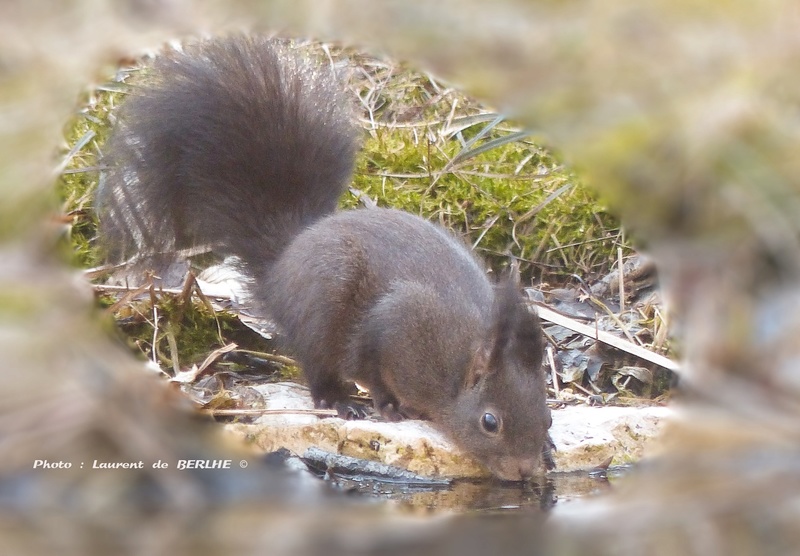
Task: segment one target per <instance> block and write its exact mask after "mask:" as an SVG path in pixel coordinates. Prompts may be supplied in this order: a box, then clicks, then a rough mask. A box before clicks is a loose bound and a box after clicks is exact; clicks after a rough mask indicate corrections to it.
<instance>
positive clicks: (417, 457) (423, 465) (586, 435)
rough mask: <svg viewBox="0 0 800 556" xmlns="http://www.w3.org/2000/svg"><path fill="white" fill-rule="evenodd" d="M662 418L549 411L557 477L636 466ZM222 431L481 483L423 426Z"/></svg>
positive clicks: (275, 389)
mask: <svg viewBox="0 0 800 556" xmlns="http://www.w3.org/2000/svg"><path fill="white" fill-rule="evenodd" d="M255 389H256V390H258V391H259V392H260V393H261V394H262V395H263V396H264V399H265V403H266V409H286V410H289V411H290V410H293V409H299V410H309V409H313V407H314V406H313V402H312V401H311V397H310V396H309V394H308V390H306V389H305V388H303V387H302V386H299V385H296V384H291V383H280V384H265V385H260V386H256V387H255ZM670 414H671V410H670V409H669V408H665V407H638V408H634V407H585V406H583V407H582V406H572V407H566V408H564V409H557V410H554V411H553V427H552V429H551V435H552V437H553V441H554V442H555V444H556V447H557V449H558V451H557V452H556V454H555V459H556V464H557V471H560V472H566V471H576V470H580V469H588V468H592V467H595V466H597V465H600V464H601V463H603V462H604V461H606V460H608V459H609V458H611V457H613V458H614V459H613V463H614V464H619V463H629V462H632V461H636V460H638V459H639V458H641V457H642V455H644V454H645V453H646V450H647V446H648V445H649V444H651V443H652V441H653V438H654V437H655V436H656V435H657V434H658V432H659V431H660V429H661V426H662V424H663V422H664V421H665V420H666V419H667V418H669V416H670ZM226 428H227V430H229V431H230V432H232V433H233V434H235V435H238V436H241V437H244V438H245V439H246V440H247V441H248V442H249V443H251V444H252V445H253V446H255V447H256V448H257V449H259V450H263V451H264V452H271V451H274V450H277V449H279V448H286V449H288V450H290V451H292V452H294V453H296V454H303V453H304V452H305V451H306V449H307V448H309V447H311V446H315V447H317V448H320V449H322V450H326V451H329V452H335V453H340V454H343V455H346V456H353V457H358V458H363V459H368V460H373V461H379V462H381V463H384V464H387V465H395V466H398V467H403V468H405V469H408V470H409V471H412V472H414V473H417V474H419V475H424V476H430V477H473V478H474V477H487V476H488V472H487V471H486V470H485V469H484V468H483V467H482V466H481V465H480V464H478V463H477V462H476V461H474V460H473V459H472V458H470V457H469V456H467V455H466V454H464V453H463V452H461V451H460V450H459V449H458V448H456V447H455V446H453V445H452V444H451V443H450V441H449V440H448V439H447V438H446V437H445V436H444V435H443V434H442V433H440V432H439V431H438V430H436V429H435V428H434V427H433V426H432V425H431V424H430V423H428V422H425V421H403V422H400V423H386V422H380V421H370V420H357V421H346V420H344V419H339V418H336V417H326V418H320V417H318V416H316V415H310V414H297V413H291V412H287V413H283V414H268V415H263V416H261V417H259V418H258V419H257V420H256V421H255V422H254V423H252V424H243V423H234V424H230V425H227V427H226Z"/></svg>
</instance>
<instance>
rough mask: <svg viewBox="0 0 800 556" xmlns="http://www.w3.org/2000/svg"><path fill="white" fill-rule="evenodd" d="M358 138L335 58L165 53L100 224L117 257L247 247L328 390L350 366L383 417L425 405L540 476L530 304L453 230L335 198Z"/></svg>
mask: <svg viewBox="0 0 800 556" xmlns="http://www.w3.org/2000/svg"><path fill="white" fill-rule="evenodd" d="M356 137H357V131H356V129H355V127H354V124H353V119H352V117H351V113H350V109H349V107H348V104H347V102H346V101H345V99H344V96H343V93H342V92H341V91H340V89H339V87H338V86H337V85H336V82H335V80H334V79H333V78H332V77H331V76H329V75H328V72H327V71H323V70H322V69H320V68H319V67H317V66H315V65H313V64H310V63H306V62H305V61H302V60H300V59H299V58H298V57H297V55H295V54H292V53H290V52H289V51H288V50H286V49H284V48H283V47H280V46H277V45H276V44H275V43H273V42H271V41H268V40H264V39H251V38H242V37H237V38H232V39H225V40H219V41H213V42H206V43H202V44H200V45H198V46H195V47H191V48H188V49H187V50H186V52H185V53H176V52H173V53H169V54H167V55H165V56H162V57H160V58H159V59H158V61H157V62H156V64H155V67H154V69H153V72H152V76H151V82H150V83H148V84H147V85H145V86H144V87H143V88H142V89H141V91H140V92H139V93H138V94H137V95H136V96H134V97H133V98H131V99H130V100H129V101H128V102H127V103H126V105H125V106H124V107H123V110H122V114H121V123H120V124H119V125H118V127H117V128H116V130H115V133H114V135H113V137H112V138H111V140H110V141H109V144H108V161H109V162H110V163H111V164H112V165H113V167H112V169H111V170H110V171H109V172H108V173H107V175H106V176H105V180H104V184H103V187H102V191H101V194H100V196H99V204H100V208H101V215H102V217H103V218H102V233H103V235H104V237H105V239H106V240H107V241H108V243H109V245H110V248H111V250H112V253H114V254H116V255H118V256H121V255H124V254H127V253H128V252H130V251H132V250H133V249H136V251H138V252H139V253H141V254H143V255H145V256H154V255H157V254H158V253H173V252H175V251H176V250H178V249H182V248H187V247H194V246H197V245H208V246H211V247H212V248H213V249H215V250H217V251H218V252H220V253H222V254H231V255H236V256H237V257H238V258H239V259H240V260H241V262H242V267H243V269H244V270H245V272H246V274H247V275H248V276H249V277H250V278H251V284H250V294H251V297H252V299H253V301H254V303H255V305H256V307H257V308H259V309H260V310H261V311H262V312H264V313H265V314H268V315H269V316H270V317H272V318H273V319H274V320H275V321H276V322H277V323H278V325H279V327H280V328H281V331H282V332H283V334H284V335H285V336H286V338H287V339H288V342H289V345H290V347H291V349H292V351H293V352H294V354H295V355H296V356H297V358H298V359H299V361H300V363H301V364H302V366H303V369H304V372H305V374H306V377H307V378H308V382H309V385H310V387H311V393H312V396H313V398H314V401H315V403H316V404H317V405H318V406H328V407H332V406H335V405H337V404H340V403H342V402H346V401H347V395H348V393H349V391H350V383H351V382H352V381H357V382H359V383H360V384H362V385H363V386H366V387H368V388H369V389H370V391H371V393H372V395H373V398H374V400H375V406H376V408H377V409H378V410H379V411H380V412H381V413H382V415H384V417H386V418H388V419H400V418H404V417H420V418H426V419H430V420H432V421H433V422H434V423H436V424H437V425H438V426H439V427H440V428H441V429H442V430H443V431H444V432H445V433H447V434H448V435H450V437H451V438H452V439H453V440H454V441H456V442H457V443H458V444H459V445H460V446H461V447H462V448H464V449H465V450H467V451H469V452H470V453H472V454H474V455H475V456H476V457H477V458H478V459H479V460H481V461H483V462H484V463H485V464H487V466H488V467H489V468H490V469H491V470H492V471H493V472H494V473H495V474H496V475H498V476H499V477H501V478H505V479H519V478H522V477H528V476H530V475H531V474H533V473H534V472H535V471H536V470H537V469H538V468H539V467H540V465H541V462H542V454H543V453H545V455H547V454H548V453H549V447H550V442H549V437H548V435H547V429H548V427H549V425H550V414H549V410H548V409H547V406H546V405H545V384H544V376H543V374H542V371H541V368H540V367H541V359H542V333H541V329H540V327H539V322H538V319H537V317H536V315H535V314H534V313H532V312H530V311H529V310H528V309H527V307H526V305H525V303H524V300H523V298H522V295H521V294H520V292H519V288H518V287H517V285H516V283H514V281H513V280H511V279H509V280H507V281H506V282H504V283H503V284H500V285H498V286H492V284H491V283H490V282H489V280H488V279H487V277H486V273H485V271H484V270H483V268H482V266H481V265H480V264H479V263H478V262H477V260H476V259H475V257H474V256H473V255H472V253H471V252H470V251H469V250H468V249H467V248H466V247H465V246H464V245H462V244H461V242H459V241H457V240H455V239H454V238H453V237H452V236H451V235H450V234H448V233H447V232H446V231H444V230H443V229H442V228H440V227H438V226H435V225H433V224H431V223H429V222H427V221H425V220H423V219H421V218H419V217H416V216H413V215H410V214H408V213H404V212H400V211H396V210H387V209H363V210H354V211H346V212H340V213H336V212H334V211H335V207H336V202H337V200H338V198H339V197H340V195H341V194H342V192H343V191H344V188H345V187H346V186H347V183H348V181H349V178H350V174H351V171H352V167H353V159H354V156H355V150H356V148H357V141H356ZM133 176H135V178H134V177H133ZM487 412H490V413H492V414H493V415H494V416H495V417H496V419H497V420H498V423H499V430H498V431H496V432H494V433H491V434H490V433H487V431H485V430H483V428H482V426H481V419H482V417H483V415H484V414H485V413H487ZM548 460H549V458H547V457H546V458H545V461H548Z"/></svg>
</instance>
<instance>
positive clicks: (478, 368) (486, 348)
mask: <svg viewBox="0 0 800 556" xmlns="http://www.w3.org/2000/svg"><path fill="white" fill-rule="evenodd" d="M491 356H492V351H491V344H490V343H489V342H486V343H484V344H483V345H481V346H480V347H479V348H478V349H477V350H476V351H475V353H474V354H473V355H472V361H470V364H469V368H468V369H467V376H466V377H465V381H464V382H465V386H466V387H467V389H471V388H475V386H476V385H477V384H478V382H480V380H481V379H482V378H483V377H485V376H486V375H488V374H489V373H491V372H492V371H491V367H490V365H489V360H490V358H491Z"/></svg>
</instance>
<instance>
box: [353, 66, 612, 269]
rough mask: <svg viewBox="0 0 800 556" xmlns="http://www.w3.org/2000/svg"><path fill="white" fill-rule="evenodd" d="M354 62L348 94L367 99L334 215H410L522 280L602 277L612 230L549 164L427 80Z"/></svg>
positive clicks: (519, 136) (485, 114)
mask: <svg viewBox="0 0 800 556" xmlns="http://www.w3.org/2000/svg"><path fill="white" fill-rule="evenodd" d="M356 61H358V62H360V63H361V64H362V69H364V71H362V72H359V73H358V74H357V75H356V77H355V78H353V79H352V80H351V88H352V89H353V90H354V92H355V94H357V95H358V97H359V98H361V99H369V103H366V102H365V101H363V100H362V104H367V107H368V110H367V112H366V113H365V114H364V116H363V118H362V121H363V122H365V123H364V126H365V128H366V134H365V135H366V139H365V142H364V148H363V151H362V153H361V156H360V157H359V160H358V164H357V169H356V175H355V178H354V189H355V191H354V192H353V195H350V196H348V197H346V198H345V199H343V206H345V207H348V208H349V207H353V206H356V205H358V204H360V203H363V197H364V196H367V197H369V198H370V199H371V200H372V201H373V202H375V203H377V204H378V205H379V206H388V207H396V208H401V209H403V210H407V211H409V212H414V213H417V214H420V215H422V216H424V217H426V218H429V219H431V220H434V221H437V222H440V223H442V224H444V225H445V226H446V227H448V228H450V229H451V230H453V231H455V232H456V233H457V234H459V235H461V236H462V237H464V238H465V240H466V241H468V242H469V243H470V244H471V245H473V246H474V247H475V249H476V250H477V251H478V252H479V253H480V254H481V255H482V256H483V257H484V258H485V259H486V260H487V262H488V263H489V264H490V266H491V267H492V268H493V269H495V270H499V269H500V268H502V267H504V266H505V265H507V264H508V262H509V261H510V260H511V259H515V260H517V261H518V262H519V263H520V270H521V272H522V273H523V275H524V276H527V277H528V278H531V279H536V280H548V281H555V282H560V281H563V279H564V277H565V276H569V275H570V274H579V275H582V276H584V277H586V278H590V277H592V276H598V275H603V274H605V273H606V272H607V271H608V269H609V267H610V265H611V264H613V262H614V260H615V259H616V248H617V246H618V245H620V242H621V234H620V232H619V225H618V223H617V221H616V220H615V219H614V218H613V217H611V216H610V215H609V214H608V213H607V211H606V207H605V205H604V203H602V202H601V201H600V200H598V199H597V198H596V197H595V196H594V195H593V194H592V193H591V192H590V191H589V190H588V189H587V188H586V187H585V186H584V185H583V184H582V183H581V181H580V179H579V177H578V176H576V175H575V174H574V173H573V172H572V171H570V170H569V169H568V168H566V167H565V166H564V165H563V163H562V162H561V161H560V160H559V158H558V157H557V156H556V155H555V154H553V153H552V152H550V151H548V150H546V149H545V148H543V147H542V146H541V145H540V144H537V143H536V142H535V141H533V140H532V139H531V138H529V137H527V136H526V134H525V133H524V132H520V131H519V130H518V129H517V128H516V127H515V126H514V125H513V124H510V123H509V122H506V121H503V119H502V118H498V117H497V115H496V114H495V113H494V112H493V111H491V110H490V109H488V108H487V107H484V106H482V105H480V104H479V103H478V102H476V101H475V100H473V99H470V98H468V97H466V96H464V95H462V94H460V93H458V92H455V91H453V90H451V89H447V88H445V87H443V86H442V85H441V84H439V83H437V82H435V81H434V80H433V79H431V78H430V77H428V76H425V75H422V74H419V73H415V72H413V71H410V70H408V69H406V68H403V67H402V66H396V65H392V64H388V63H386V64H383V63H381V62H379V61H375V60H372V61H371V62H369V63H367V62H365V61H364V60H363V59H357V60H356ZM367 69H369V70H370V71H367ZM365 74H366V75H368V77H364V76H365ZM376 83H378V84H380V85H379V86H376V85H375V84H376Z"/></svg>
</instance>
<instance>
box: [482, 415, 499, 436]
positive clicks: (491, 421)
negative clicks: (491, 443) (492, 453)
mask: <svg viewBox="0 0 800 556" xmlns="http://www.w3.org/2000/svg"><path fill="white" fill-rule="evenodd" d="M481 426H482V427H483V430H485V431H486V432H488V433H489V434H496V433H497V431H499V430H500V421H499V420H498V419H497V417H495V416H494V415H492V414H491V413H484V414H483V416H482V417H481Z"/></svg>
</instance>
